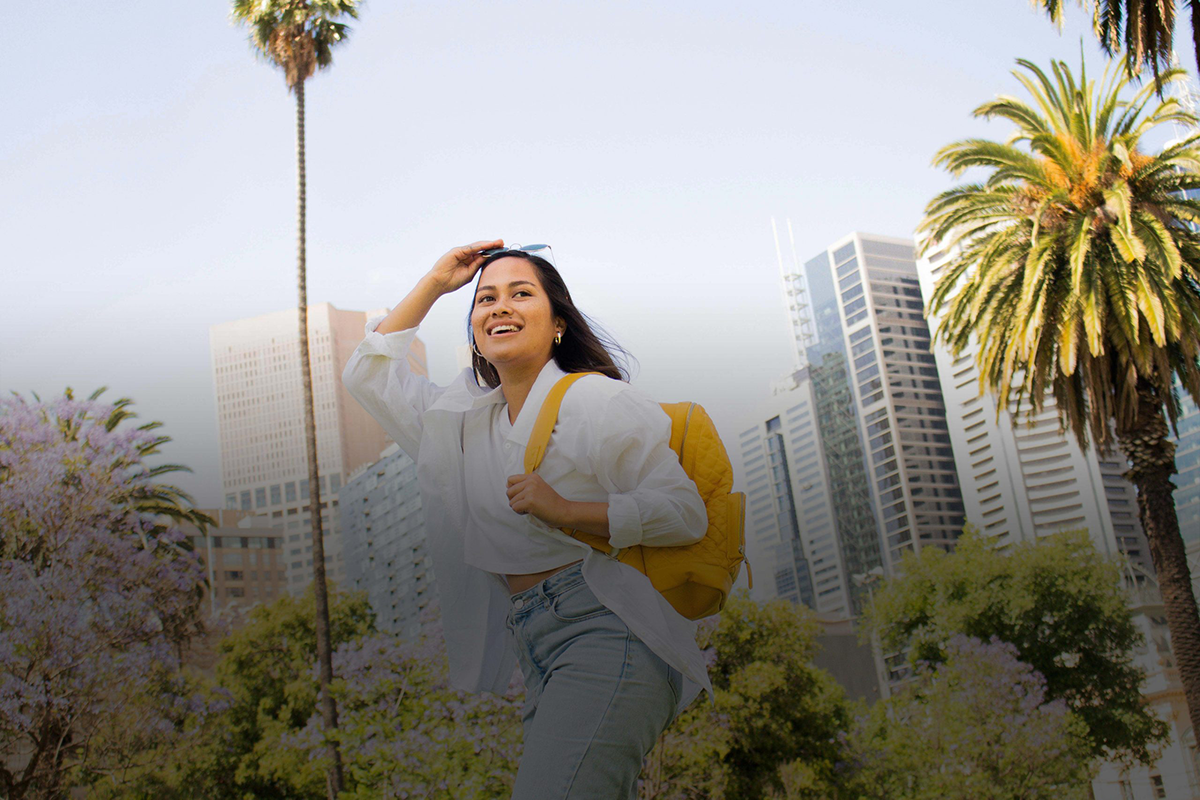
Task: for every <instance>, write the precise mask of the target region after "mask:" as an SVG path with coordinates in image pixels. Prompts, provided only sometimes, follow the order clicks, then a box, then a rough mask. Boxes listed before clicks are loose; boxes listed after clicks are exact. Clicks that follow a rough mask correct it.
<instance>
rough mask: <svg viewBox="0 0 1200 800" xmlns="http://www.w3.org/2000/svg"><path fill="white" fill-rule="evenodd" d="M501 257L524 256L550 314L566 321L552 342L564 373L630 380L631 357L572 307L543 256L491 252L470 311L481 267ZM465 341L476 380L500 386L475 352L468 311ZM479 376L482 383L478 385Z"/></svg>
mask: <svg viewBox="0 0 1200 800" xmlns="http://www.w3.org/2000/svg"><path fill="white" fill-rule="evenodd" d="M501 258H523V259H525V260H526V261H528V262H529V263H530V264H532V265H533V268H534V270H536V271H537V275H538V280H539V281H540V282H541V284H542V288H543V289H545V291H546V294H547V296H548V297H549V298H550V316H551V318H553V317H561V318H562V319H563V321H565V322H566V324H567V329H566V330H565V331H564V332H563V335H562V342H561V343H560V344H556V345H553V348H554V349H553V358H554V363H556V364H557V365H558V368H559V369H561V370H562V371H563V372H566V373H571V372H599V373H601V374H603V375H607V376H608V377H610V378H616V379H617V380H620V381H626V382H628V381H629V368H628V359H630V358H632V356H631V355H630V354H629V353H628V352H626V351H625V350H624V349H623V348H622V347H621V346H620V345H618V344H617V343H616V342H615V341H614V340H613V339H612V337H611V336H609V335H608V334H607V333H606V332H605V331H604V329H603V328H601V327H600V326H599V325H597V324H596V323H595V322H593V321H592V320H591V319H590V318H589V317H588V316H587V315H586V314H584V313H583V312H582V311H580V310H579V309H578V308H576V307H575V301H573V300H572V299H571V293H570V292H569V291H567V285H566V284H565V283H563V279H562V276H561V275H559V274H558V270H557V269H555V268H554V265H553V264H551V263H550V262H549V261H547V260H546V259H544V258H542V257H541V256H535V255H531V254H530V253H527V252H525V251H524V250H505V251H504V252H501V253H493V254H492V255H490V256H488V257H487V260H485V261H484V262H483V264H481V265H480V267H479V273H478V274H479V277H478V278H477V279H476V280H475V292H474V293H473V294H472V295H471V311H474V310H475V296H476V295H477V294H478V293H479V282H480V281H481V280H483V270H484V269H485V268H486V267H487V266H488V264H491V263H492V262H493V261H496V260H498V259H501ZM467 341H468V342H470V344H471V366H472V367H474V371H475V382H476V383H477V384H479V385H481V386H487V388H489V389H495V388H496V387H497V386H499V385H500V374H499V373H497V372H496V368H495V367H493V366H492V365H491V364H489V363H488V361H487V359H485V358H483V356H480V355H479V354H478V353H476V352H475V336H474V333H473V331H472V330H471V313H470V312H468V313H467ZM481 378H482V380H483V383H481V384H480V379H481Z"/></svg>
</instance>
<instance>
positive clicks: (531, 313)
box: [471, 257, 564, 370]
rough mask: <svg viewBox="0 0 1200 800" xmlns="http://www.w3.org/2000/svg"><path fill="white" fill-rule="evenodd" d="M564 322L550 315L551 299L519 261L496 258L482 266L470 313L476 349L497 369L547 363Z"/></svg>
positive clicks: (526, 265)
mask: <svg viewBox="0 0 1200 800" xmlns="http://www.w3.org/2000/svg"><path fill="white" fill-rule="evenodd" d="M563 327H564V326H563V321H562V319H560V318H556V317H553V315H552V314H551V312H550V298H549V296H548V295H547V294H546V292H545V290H544V289H543V288H542V283H541V281H540V280H539V279H538V274H537V270H536V269H535V268H534V266H533V264H531V263H529V262H528V261H526V260H525V259H523V258H514V257H509V258H501V259H497V260H496V261H493V262H492V263H491V264H488V265H487V266H486V267H484V269H483V272H482V273H480V277H479V286H478V288H477V289H476V290H475V299H474V306H473V307H472V309H471V331H472V333H473V334H474V336H475V346H476V347H477V348H479V352H480V353H482V354H483V357H484V358H485V359H487V360H488V361H489V362H491V364H492V366H494V367H496V368H497V370H499V369H500V368H501V367H502V366H510V365H516V364H520V363H524V362H530V363H532V364H534V365H535V366H540V365H542V364H545V363H546V362H547V361H549V360H550V358H551V354H552V353H553V347H554V336H555V334H556V333H558V332H559V331H561V330H563Z"/></svg>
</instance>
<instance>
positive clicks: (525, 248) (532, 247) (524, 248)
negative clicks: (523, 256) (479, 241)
mask: <svg viewBox="0 0 1200 800" xmlns="http://www.w3.org/2000/svg"><path fill="white" fill-rule="evenodd" d="M514 250H517V251H520V252H523V253H536V252H537V251H539V250H549V251H550V258H548V259H547V260H548V261H549V262H550V263H551V264H553V263H554V248H552V247H551V246H550V245H548V244H526V245H520V244H514V245H510V246H508V247H493V248H492V249H491V250H480V251H479V255H481V256H484V257H485V258H486V257H488V256H493V255H495V254H496V253H508V252H512V251H514ZM538 255H539V256H540V255H542V254H541V253H538Z"/></svg>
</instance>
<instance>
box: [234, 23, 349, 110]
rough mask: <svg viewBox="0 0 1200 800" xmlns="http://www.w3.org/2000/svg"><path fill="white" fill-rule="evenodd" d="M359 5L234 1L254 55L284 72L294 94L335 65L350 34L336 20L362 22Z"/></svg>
mask: <svg viewBox="0 0 1200 800" xmlns="http://www.w3.org/2000/svg"><path fill="white" fill-rule="evenodd" d="M358 5H359V2H358V0H234V3H233V11H232V16H233V20H234V21H235V22H237V23H240V24H242V25H245V26H247V27H248V28H250V42H251V44H252V45H253V46H254V48H255V52H257V53H259V54H260V55H261V56H263V57H264V58H266V59H267V60H268V61H270V62H271V63H272V64H274V65H275V66H277V67H279V68H280V69H282V70H283V72H284V78H285V79H286V80H287V85H288V88H289V89H291V90H293V91H295V90H296V88H297V87H298V86H299V85H300V84H302V83H303V82H304V81H306V80H308V79H309V78H310V77H312V75H313V73H314V72H316V70H317V69H318V68H324V67H328V66H329V65H330V64H331V63H333V48H334V47H335V46H336V45H338V44H339V43H341V42H343V41H345V39H346V37H347V36H348V35H349V33H350V27H349V26H348V25H347V24H346V23H344V22H338V21H337V18H338V17H341V16H347V17H350V18H352V19H358Z"/></svg>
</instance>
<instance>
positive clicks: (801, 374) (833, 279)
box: [739, 226, 963, 615]
mask: <svg viewBox="0 0 1200 800" xmlns="http://www.w3.org/2000/svg"><path fill="white" fill-rule="evenodd" d="M789 234H790V226H789ZM780 268H781V272H782V274H783V281H784V292H785V296H786V298H787V305H788V311H789V324H790V326H791V332H792V335H793V338H794V341H795V346H796V352H795V356H796V368H795V369H794V371H793V373H792V374H791V376H790V377H789V378H788V379H786V380H785V381H784V382H783V383H781V384H780V385H778V386H777V387H776V398H779V399H778V400H773V401H772V403H771V404H770V405H771V407H770V408H768V409H766V412H765V413H764V414H760V415H759V416H760V417H762V418H763V422H761V423H759V424H758V425H756V426H755V427H754V428H751V429H749V430H745V431H743V433H742V436H741V437H740V439H739V445H740V452H741V457H742V463H743V469H744V474H745V475H746V482H747V495H748V503H749V508H748V512H747V513H748V519H747V527H748V530H749V536H750V538H751V539H752V541H754V542H755V544H756V545H757V547H758V549H759V552H760V553H761V554H762V555H764V556H766V555H767V554H768V553H773V554H774V555H775V556H776V563H775V565H774V569H775V574H776V576H777V578H778V577H779V576H786V575H787V573H788V569H787V567H788V565H787V563H786V555H787V549H788V539H787V536H786V528H787V527H788V526H787V523H788V522H789V518H788V511H787V509H786V508H784V507H783V506H784V504H786V503H787V502H788V501H789V495H788V493H787V492H785V491H783V490H782V489H781V488H780V481H786V483H787V488H788V489H790V491H791V495H790V501H791V502H792V504H793V505H792V508H793V511H792V514H793V515H794V517H795V527H796V529H797V530H798V533H797V535H796V540H797V541H799V542H800V543H801V544H802V545H804V547H805V550H804V552H803V554H801V555H802V558H803V561H804V562H805V563H804V566H807V567H809V568H811V569H812V572H813V574H812V578H813V589H814V596H815V598H816V602H817V605H816V606H815V607H816V608H817V609H818V610H830V611H831V610H832V608H830V609H825V608H822V607H821V601H820V597H821V593H822V591H828V592H829V597H831V598H832V597H834V596H837V597H840V598H841V602H842V603H843V605H844V607H845V608H846V610H847V613H849V614H852V615H857V614H858V613H859V612H860V611H861V609H862V605H863V602H864V599H865V598H864V594H865V592H866V590H865V589H864V588H861V587H860V586H858V585H857V583H858V582H856V581H854V576H856V575H866V574H868V573H870V572H871V570H873V569H875V568H878V567H883V568H885V569H888V570H890V569H891V568H893V567H894V565H895V564H896V563H897V562H898V561H899V558H900V556H901V555H902V554H903V553H904V552H905V551H907V550H918V549H920V548H921V547H924V546H927V545H932V546H937V547H943V548H949V547H951V546H952V543H953V541H954V540H955V539H956V538H957V537H958V535H959V533H960V531H961V529H962V524H963V513H962V512H963V506H962V498H961V495H960V493H959V489H958V479H957V475H956V472H955V468H954V455H953V451H952V449H951V444H950V437H949V434H948V433H947V431H946V421H945V408H944V405H943V402H942V397H941V390H940V386H939V384H938V381H937V370H936V367H935V366H934V364H933V356H932V355H931V354H930V353H929V329H928V327H927V325H926V324H925V319H924V316H923V313H922V309H923V302H922V300H921V294H920V287H919V283H918V279H917V274H916V263H915V261H914V254H913V244H912V242H911V241H909V240H905V239H891V238H886V237H880V236H873V235H868V234H862V233H852V234H850V235H849V236H846V237H843V238H842V239H841V240H839V241H837V242H835V243H834V244H833V245H831V246H830V247H828V248H827V249H826V250H825V251H824V252H822V253H819V254H817V255H816V256H815V257H813V258H811V259H809V260H808V261H807V262H806V263H805V264H804V266H803V267H801V266H800V265H799V264H798V263H797V262H796V260H795V258H794V245H793V263H792V264H791V265H790V266H789V267H785V266H784V264H783V258H782V254H781V255H780ZM780 401H782V403H781V402H780ZM781 404H782V405H784V407H783V408H775V406H779V405H781ZM772 420H775V422H774V424H772ZM772 428H773V429H772ZM772 435H773V436H774V438H772ZM772 447H773V448H774V449H775V451H777V452H780V451H781V452H783V453H784V454H785V458H783V459H782V463H786V464H787V465H788V467H789V470H790V472H789V473H788V474H786V475H784V474H782V471H781V470H777V469H776V467H777V466H778V465H777V464H775V463H771V464H770V466H771V469H772V471H771V472H767V471H765V470H764V471H763V472H761V473H760V472H757V471H755V470H754V467H755V466H756V459H757V457H758V456H759V455H760V454H761V455H763V456H764V457H767V456H769V455H770V454H771V452H772V450H771V448H772ZM798 494H799V496H797V495H798ZM768 499H771V501H772V503H771V504H768V502H767V501H768ZM768 512H770V513H768ZM826 522H828V525H829V530H828V532H826V531H825V529H824V527H823V526H824V525H825V524H826ZM826 536H827V537H828V541H826V540H825V538H824V537H826ZM772 542H778V543H780V544H779V545H778V546H776V547H775V548H774V549H771V543H772ZM822 545H824V546H828V547H831V548H832V550H833V553H832V554H826V553H823V552H822V553H817V552H816V551H815V550H814V549H813V548H814V547H817V546H822ZM819 556H824V562H823V563H822V565H821V566H827V567H828V574H827V577H825V581H826V584H825V585H824V587H823V584H822V580H821V579H820V578H819V576H818V575H817V574H816V568H817V558H818V557H819ZM799 559H800V556H797V559H796V560H794V561H795V566H794V567H793V571H794V572H796V573H799V572H800V571H801V565H800V560H799ZM835 576H836V581H835ZM835 586H836V589H835ZM781 589H782V587H781ZM780 593H781V594H782V593H784V592H782V591H780Z"/></svg>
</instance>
